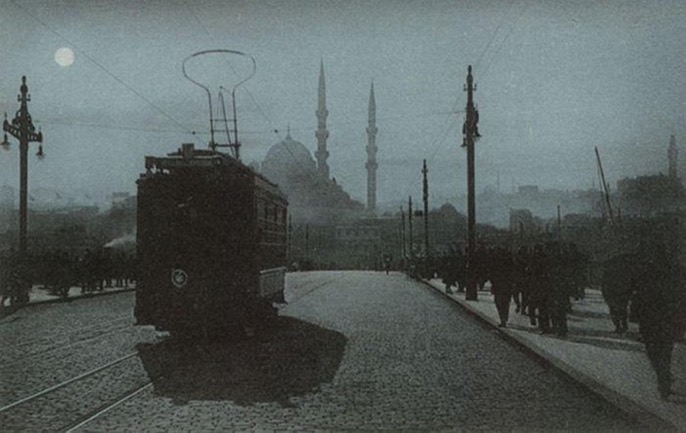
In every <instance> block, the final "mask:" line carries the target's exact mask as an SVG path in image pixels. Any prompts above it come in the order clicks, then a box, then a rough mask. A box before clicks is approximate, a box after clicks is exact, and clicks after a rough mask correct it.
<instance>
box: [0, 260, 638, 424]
mask: <svg viewBox="0 0 686 433" xmlns="http://www.w3.org/2000/svg"><path fill="white" fill-rule="evenodd" d="M287 284H288V291H287V301H288V302H289V304H288V305H287V306H286V307H284V308H283V309H282V310H281V312H280V318H279V319H278V320H276V321H275V326H274V327H273V328H272V329H271V330H269V331H267V332H263V333H261V334H259V335H258V336H257V337H256V338H254V339H251V340H244V341H233V342H232V341H223V342H215V343H212V344H209V345H194V344H190V343H188V344H181V343H178V342H174V341H169V340H166V341H165V340H161V341H155V340H154V339H152V340H151V339H150V338H148V339H145V340H141V339H138V340H136V341H133V340H134V339H132V340H131V344H133V345H134V346H135V348H134V351H137V352H138V359H136V360H134V361H131V363H135V364H136V365H134V366H133V367H132V368H131V370H137V371H142V370H144V371H145V373H146V374H147V377H148V378H149V380H151V381H152V384H153V386H152V387H150V388H148V389H145V390H143V391H142V392H141V393H140V394H138V395H137V396H135V397H134V398H132V399H130V400H128V401H125V402H124V403H122V404H121V405H119V406H117V407H115V408H113V409H112V410H110V411H109V412H107V413H105V414H104V415H103V416H100V417H98V418H97V419H94V420H92V421H90V422H89V423H88V424H87V425H85V426H83V427H82V431H102V432H108V431H146V432H148V431H150V432H155V431H160V432H162V431H242V430H252V431H341V430H348V431H350V430H352V431H358V430H386V431H402V430H404V431H451V430H488V431H505V430H507V431H511V430H520V431H529V430H532V429H534V430H539V431H550V430H575V431H578V430H591V431H611V430H614V431H626V430H632V429H633V430H636V429H640V428H639V427H637V426H639V424H638V422H637V420H632V419H628V418H627V416H626V414H624V413H622V412H620V411H619V410H618V409H616V408H615V407H613V406H611V405H610V404H608V403H607V402H606V401H604V400H602V399H601V398H599V397H597V396H596V395H595V394H592V393H590V392H588V391H587V390H585V389H584V388H582V387H580V386H579V385H577V384H575V383H573V382H571V381H570V380H569V379H567V378H566V377H564V376H562V375H560V374H559V373H557V372H555V371H552V370H550V369H548V368H547V367H544V366H541V365H539V364H537V363H536V362H534V361H533V360H531V359H530V358H529V357H527V356H526V355H525V354H523V353H521V352H519V351H518V350H517V349H515V348H514V347H513V346H511V345H510V344H509V343H507V342H506V341H505V340H503V339H502V338H501V337H500V336H498V334H497V333H494V332H492V331H490V330H489V328H486V327H484V326H483V325H481V324H479V323H478V322H476V321H475V320H474V319H473V318H471V317H469V316H467V315H465V314H464V313H463V312H462V311H461V310H459V309H457V308H455V307H454V306H453V305H451V304H449V303H447V302H446V301H445V300H444V299H441V298H440V297H438V296H436V295H435V294H434V293H432V292H431V291H429V290H427V288H425V287H423V286H422V285H421V284H420V283H417V282H415V281H413V280H410V279H407V278H406V277H405V276H404V275H401V274H391V275H385V274H382V273H373V272H319V273H294V274H289V275H288V280H287ZM118 296H119V295H118ZM112 299H113V300H112V301H111V302H123V303H127V302H131V306H132V295H130V294H122V295H121V297H120V298H114V297H113V298H112ZM114 299H119V300H116V301H115V300H114ZM79 302H83V301H79ZM87 302H89V301H87ZM77 303H78V302H76V303H74V304H73V305H76V304H77ZM104 305H106V303H103V304H102V308H104ZM50 308H51V309H59V308H73V306H70V305H68V304H67V305H53V306H52V307H50ZM29 311H30V310H26V311H25V312H23V313H22V314H23V315H24V317H23V318H22V320H23V321H25V322H26V324H25V325H24V326H26V325H29V324H31V321H32V320H34V318H33V317H32V316H31V313H29ZM89 311H90V310H89ZM42 314H48V312H47V310H46V311H44V312H37V314H36V317H35V319H39V317H40V316H41V315H42ZM52 317H53V318H54V320H59V319H58V318H57V315H54V316H52ZM5 320H7V319H5ZM7 325H8V324H7V323H3V325H2V327H0V329H2V331H0V332H2V333H3V339H6V338H7V336H6V335H5V334H4V333H5V332H6V331H5V329H4V328H6V327H7ZM127 365H129V364H127ZM30 374H33V373H30ZM75 398H76V397H75ZM69 403H70V405H67V407H70V406H71V405H74V404H75V403H78V402H73V401H70V402H69ZM45 404H46V405H50V404H51V403H50V402H46V403H45Z"/></svg>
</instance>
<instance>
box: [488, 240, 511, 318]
mask: <svg viewBox="0 0 686 433" xmlns="http://www.w3.org/2000/svg"><path fill="white" fill-rule="evenodd" d="M491 254H492V255H493V261H492V262H491V263H492V265H493V268H492V269H491V270H490V272H489V274H490V280H491V293H492V294H493V300H494V301H495V307H496V309H497V310H498V317H499V318H500V324H499V325H498V326H499V327H501V328H505V327H507V321H508V319H509V315H510V299H511V298H512V290H513V285H514V284H513V275H512V268H513V261H512V254H510V252H509V251H507V250H505V249H497V250H495V251H493V252H492V253H491Z"/></svg>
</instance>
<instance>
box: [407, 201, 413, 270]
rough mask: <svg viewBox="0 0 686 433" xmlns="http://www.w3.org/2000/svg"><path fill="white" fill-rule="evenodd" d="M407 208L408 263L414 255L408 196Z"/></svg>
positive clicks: (410, 205) (410, 209) (410, 207)
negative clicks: (408, 233) (408, 232)
mask: <svg viewBox="0 0 686 433" xmlns="http://www.w3.org/2000/svg"><path fill="white" fill-rule="evenodd" d="M408 208H409V209H408V211H407V225H408V228H409V230H410V236H409V239H408V240H409V244H410V245H409V248H410V250H409V254H408V256H409V257H410V261H412V256H413V253H414V251H413V248H412V247H413V245H412V244H413V243H414V241H413V239H412V196H410V198H409V201H408Z"/></svg>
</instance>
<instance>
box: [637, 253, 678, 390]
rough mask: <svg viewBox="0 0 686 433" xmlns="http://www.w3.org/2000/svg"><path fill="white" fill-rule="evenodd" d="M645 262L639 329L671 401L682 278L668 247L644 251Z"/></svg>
mask: <svg viewBox="0 0 686 433" xmlns="http://www.w3.org/2000/svg"><path fill="white" fill-rule="evenodd" d="M641 252H642V253H644V254H645V256H644V261H643V263H642V264H641V265H640V268H639V270H638V277H637V278H636V280H635V284H636V285H635V287H636V294H635V297H634V300H633V302H635V303H636V308H635V312H636V314H637V315H638V325H639V332H640V334H641V338H642V339H643V342H644V344H645V349H646V353H647V355H648V358H649V359H650V363H651V365H652V367H653V369H654V370H655V373H656V375H657V387H658V391H659V393H660V396H661V397H662V398H663V399H667V398H668V397H669V395H670V394H671V385H672V380H673V378H672V373H671V364H672V351H673V348H674V342H675V340H676V338H677V335H676V331H677V313H678V308H679V305H680V301H681V300H680V298H681V296H682V294H681V292H682V290H680V287H679V286H680V284H681V275H680V273H681V272H680V269H679V266H678V263H677V262H676V258H675V257H674V255H671V254H669V253H668V252H667V251H666V248H665V246H664V245H661V244H652V245H648V246H647V247H646V248H644V249H642V251H641Z"/></svg>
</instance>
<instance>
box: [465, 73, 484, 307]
mask: <svg viewBox="0 0 686 433" xmlns="http://www.w3.org/2000/svg"><path fill="white" fill-rule="evenodd" d="M464 90H465V91H466V92H467V118H466V119H465V122H464V126H463V127H462V134H463V136H464V137H463V141H462V146H463V147H466V148H467V293H466V294H465V299H466V300H468V301H476V300H477V290H476V279H475V278H474V268H475V265H476V263H475V259H476V255H475V249H476V233H475V230H476V202H475V187H474V140H475V139H476V138H478V137H480V136H481V135H479V128H478V126H477V125H478V123H479V112H478V111H477V110H476V109H475V108H474V97H473V93H474V91H475V90H476V84H474V77H473V76H472V66H471V65H469V67H468V68H467V84H466V85H465V86H464Z"/></svg>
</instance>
